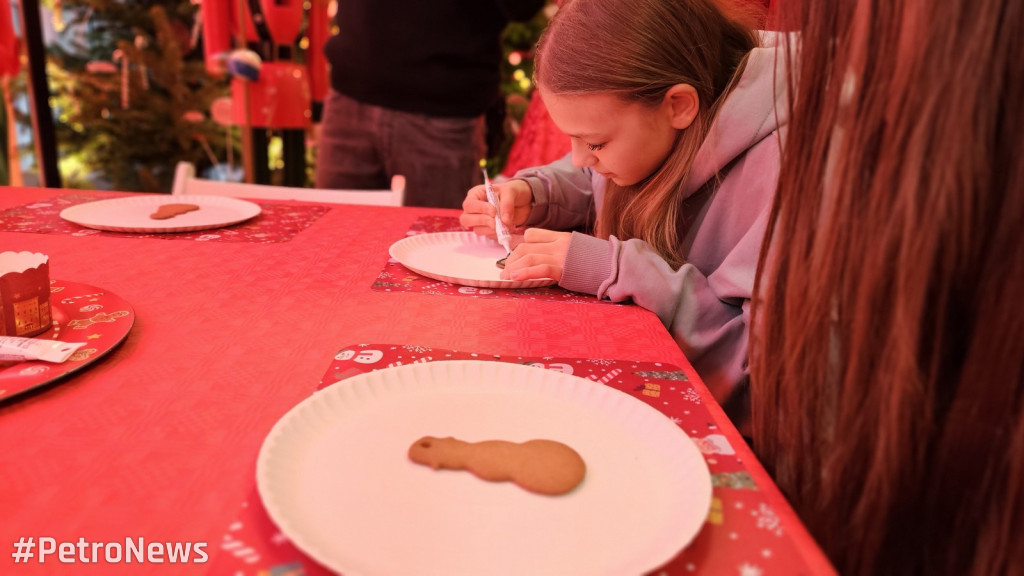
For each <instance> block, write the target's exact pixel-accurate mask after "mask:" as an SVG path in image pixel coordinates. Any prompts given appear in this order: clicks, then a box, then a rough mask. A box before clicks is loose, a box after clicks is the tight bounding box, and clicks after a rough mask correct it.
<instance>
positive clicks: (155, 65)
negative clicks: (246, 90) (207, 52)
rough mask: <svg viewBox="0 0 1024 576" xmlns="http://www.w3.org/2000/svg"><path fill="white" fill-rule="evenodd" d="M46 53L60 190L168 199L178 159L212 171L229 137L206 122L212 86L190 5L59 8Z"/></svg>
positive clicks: (124, 2) (106, 0) (67, 4)
mask: <svg viewBox="0 0 1024 576" xmlns="http://www.w3.org/2000/svg"><path fill="white" fill-rule="evenodd" d="M54 8H55V10H56V11H55V14H56V15H57V17H58V18H61V19H62V20H63V21H62V23H61V25H60V26H57V28H58V32H59V34H60V35H59V39H58V41H57V42H56V43H54V44H53V45H51V46H49V47H48V52H49V60H48V65H47V74H48V76H49V81H50V87H51V91H52V96H53V97H52V100H51V101H52V103H53V114H54V119H55V124H56V130H57V141H58V156H59V158H60V167H61V174H62V177H63V179H64V185H65V186H66V187H72V188H100V189H115V190H124V191H149V192H167V191H169V190H170V188H171V183H172V181H173V177H174V167H175V165H176V164H177V162H178V161H182V160H184V161H189V162H193V163H195V164H196V165H197V166H200V167H203V166H209V165H210V164H211V163H213V162H215V160H216V158H219V157H222V156H223V151H224V145H225V140H226V138H225V134H224V131H223V129H222V128H221V127H219V126H217V125H216V124H215V123H214V122H213V121H212V120H210V119H209V117H208V111H209V110H210V104H211V102H212V101H213V100H214V99H215V98H216V97H218V96H221V95H224V94H225V93H226V92H227V88H226V85H225V84H224V83H223V82H220V81H217V80H214V79H212V78H210V77H209V76H208V75H207V73H206V70H205V67H204V64H203V58H202V53H201V52H202V51H201V50H199V49H197V47H196V44H197V42H196V38H195V34H194V33H191V31H192V28H193V22H194V20H195V15H196V12H197V6H196V5H194V4H192V3H191V2H189V1H188V0H184V1H183V0H164V1H157V2H152V1H147V2H141V1H132V0H119V1H114V0H88V1H82V0H63V5H62V6H56V7H54Z"/></svg>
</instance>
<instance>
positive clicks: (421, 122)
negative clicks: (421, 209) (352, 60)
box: [316, 90, 486, 208]
mask: <svg viewBox="0 0 1024 576" xmlns="http://www.w3.org/2000/svg"><path fill="white" fill-rule="evenodd" d="M484 132H485V124H484V117H483V116H482V115H481V116H478V117H475V118H440V117H435V116H426V115H423V114H413V113H409V112H400V111H397V110H390V109H387V108H381V107H379V106H373V105H370V104H364V103H362V102H358V101H356V100H353V99H352V98H349V97H348V96H345V95H343V94H340V93H338V92H336V91H334V90H331V91H330V93H329V94H328V96H327V99H326V101H325V102H324V114H323V121H322V124H321V127H320V139H319V145H318V150H317V160H316V187H317V188H336V189H384V188H388V187H389V186H390V182H391V177H392V176H394V175H395V174H401V175H403V176H405V182H406V190H405V204H406V205H407V206H436V207H442V208H459V207H461V206H462V201H463V200H464V199H465V197H466V192H467V191H468V190H469V189H470V188H471V187H473V186H475V185H477V184H480V183H481V182H482V181H483V177H482V175H481V173H480V159H481V158H483V157H484V155H485V153H486V144H485V134H484Z"/></svg>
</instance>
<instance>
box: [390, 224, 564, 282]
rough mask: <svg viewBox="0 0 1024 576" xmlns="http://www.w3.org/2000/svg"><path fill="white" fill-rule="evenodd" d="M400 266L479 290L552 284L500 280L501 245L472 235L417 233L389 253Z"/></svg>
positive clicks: (542, 280)
mask: <svg viewBox="0 0 1024 576" xmlns="http://www.w3.org/2000/svg"><path fill="white" fill-rule="evenodd" d="M388 252H389V253H390V254H391V257H392V258H394V259H395V260H398V261H399V262H400V263H401V264H402V265H403V266H405V267H406V268H408V269H410V270H412V271H413V272H416V273H418V274H422V275H424V276H426V277H428V278H433V279H435V280H441V281H442V282H450V283H452V284H459V285H462V286H476V287H478V288H513V289H514V288H537V287H540V286H550V285H552V284H554V283H555V281H554V280H552V279H550V278H544V279H536V280H522V281H518V282H517V281H513V280H502V279H501V277H500V274H501V269H500V268H498V266H497V262H498V260H501V259H502V258H504V257H505V256H506V254H507V253H506V252H505V249H504V248H502V246H501V244H498V243H497V242H496V241H494V240H491V239H490V238H487V237H485V236H480V235H479V234H476V233H474V232H435V233H433V234H416V235H415V236H408V237H406V238H403V239H401V240H399V241H398V242H395V243H394V244H392V245H391V248H390V249H389V250H388Z"/></svg>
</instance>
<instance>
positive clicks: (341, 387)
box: [256, 360, 712, 576]
mask: <svg viewBox="0 0 1024 576" xmlns="http://www.w3.org/2000/svg"><path fill="white" fill-rule="evenodd" d="M453 376H454V377H461V378H468V379H470V380H471V381H472V382H473V384H465V383H461V384H452V382H451V378H446V377H453ZM422 386H436V387H438V390H436V391H435V390H430V392H437V393H442V392H446V393H450V392H451V391H452V390H453V388H452V386H454V389H455V390H464V391H467V392H472V391H473V389H472V388H473V387H476V386H484V387H488V388H491V387H497V388H496V389H497V390H498V391H501V392H503V393H505V392H507V393H512V394H517V393H523V394H538V395H539V394H541V393H543V394H545V395H547V394H555V395H557V396H559V397H560V398H561V399H568V400H579V399H581V398H583V399H584V400H585V401H586V402H588V403H591V404H594V405H599V406H603V407H608V408H609V409H612V410H614V411H615V414H614V415H615V416H616V417H624V418H625V419H626V420H627V422H629V425H630V429H631V430H632V428H633V426H634V425H637V424H642V425H639V426H638V433H639V432H640V431H642V432H645V436H644V441H645V442H647V441H650V440H658V438H659V436H658V435H657V434H658V433H663V434H665V435H666V436H665V437H668V438H674V439H675V440H673V441H672V442H674V443H675V444H674V445H671V446H665V445H661V444H658V445H657V447H658V451H659V454H660V453H661V451H663V450H665V451H667V452H669V453H670V454H668V455H666V458H665V463H666V464H667V469H669V472H670V474H667V475H668V476H669V479H670V480H671V481H673V482H679V484H673V486H678V488H679V492H680V502H662V503H661V505H663V506H667V507H671V506H672V505H673V504H680V503H681V501H682V500H687V501H688V502H689V504H687V505H688V506H689V508H688V510H687V512H686V514H679V515H671V518H673V520H672V521H673V522H676V523H677V524H676V525H675V526H669V527H661V529H660V531H661V533H662V534H664V533H670V534H672V535H671V536H670V537H667V538H665V539H664V540H662V541H661V542H659V543H657V546H656V547H655V549H653V550H647V551H645V554H644V555H643V556H642V557H638V558H636V559H633V560H632V562H633V563H632V564H631V565H630V566H629V572H628V573H636V574H642V573H646V572H648V571H650V570H653V569H655V568H657V567H659V566H661V565H663V564H665V563H666V562H668V561H669V560H671V559H672V558H674V557H675V556H676V555H677V554H678V553H679V552H680V551H681V550H683V549H684V548H685V547H686V546H688V545H689V544H690V543H691V542H692V541H693V539H694V538H695V537H696V536H697V534H698V533H699V532H700V530H701V528H702V527H703V526H704V524H705V521H706V519H707V515H708V512H709V511H710V508H711V498H712V483H711V474H710V471H709V469H708V467H707V463H706V461H705V460H704V457H703V455H702V454H701V452H700V450H699V449H698V448H697V446H696V445H695V444H694V443H693V441H692V440H691V439H690V437H689V436H688V435H687V434H686V433H685V432H684V431H683V430H682V429H680V427H679V426H678V425H677V424H676V423H675V422H673V421H672V420H670V419H668V418H667V417H666V416H665V415H664V414H662V413H661V412H659V411H658V410H656V409H655V408H653V407H652V406H650V405H648V404H646V403H645V402H643V401H641V400H639V399H637V398H634V397H632V396H630V395H629V394H626V393H624V392H621V391H619V390H617V389H615V388H611V387H608V386H605V385H603V384H600V383H597V382H593V381H591V380H586V379H583V378H579V377H577V376H572V375H569V374H565V373H562V372H558V371H555V370H549V369H544V368H537V367H532V366H527V365H520V364H512V363H507V362H497V361H480V360H447V361H445V360H439V361H434V362H426V363H416V364H410V365H404V366H396V367H390V368H385V369H381V370H375V371H371V372H367V373H363V374H360V375H357V376H353V377H351V378H348V379H346V380H345V381H343V382H339V383H337V384H334V385H332V386H329V387H327V388H325V389H322V390H320V391H318V392H317V393H315V394H314V395H312V396H310V397H308V398H306V399H305V400H303V401H302V402H300V403H299V404H297V405H295V406H294V407H293V408H292V409H290V410H289V411H288V412H287V413H286V414H284V415H283V416H282V417H281V418H280V419H279V420H278V421H277V422H276V423H275V425H274V426H273V428H272V429H271V431H270V433H269V434H268V435H267V436H266V438H265V439H264V441H263V444H262V445H261V447H260V451H259V456H258V458H257V471H256V479H257V491H258V493H259V495H260V498H261V500H262V502H263V504H264V507H265V509H266V511H267V513H268V515H269V516H270V518H271V519H272V520H273V522H274V523H275V524H276V525H277V526H278V528H280V530H281V531H282V533H283V534H284V535H285V536H287V537H288V538H289V539H290V540H291V541H292V543H293V544H295V545H296V546H297V547H298V548H299V549H300V550H302V551H303V552H305V553H306V554H307V555H309V556H310V557H311V558H313V559H314V560H316V561H317V562H319V563H321V564H322V565H324V566H326V567H328V568H330V569H331V570H334V571H337V572H340V573H342V574H345V575H346V576H376V574H374V573H371V572H366V571H362V570H359V569H356V568H355V567H354V566H353V565H352V564H349V563H348V560H347V559H345V558H339V556H338V554H337V551H335V550H330V549H325V548H323V547H321V546H320V545H318V544H317V543H316V542H314V540H315V537H314V536H313V535H312V534H310V533H309V532H308V530H304V527H303V526H302V521H301V520H300V519H297V518H296V514H297V513H293V511H290V510H289V506H288V504H287V503H288V502H289V501H292V498H290V496H289V494H288V489H287V488H286V487H283V486H282V482H287V481H288V474H289V470H294V469H296V468H297V467H295V466H289V465H288V464H289V463H295V459H296V458H298V457H299V456H296V454H297V453H298V452H299V450H296V449H295V442H296V441H298V442H302V441H303V440H302V436H303V435H307V436H308V435H310V434H316V433H317V432H318V431H322V430H319V429H318V428H322V427H324V426H329V425H330V424H328V422H333V421H334V420H333V419H334V418H337V417H338V414H337V411H339V410H340V411H342V412H344V411H345V410H348V409H349V408H351V407H352V405H353V404H355V405H356V407H357V408H358V404H359V403H362V402H368V403H372V402H376V401H380V400H381V399H384V400H385V401H386V400H387V399H388V398H389V397H398V398H401V397H402V395H404V394H421V393H423V389H422V388H420V387H422ZM583 394H586V397H583V396H582V395H583ZM545 397H546V396H545ZM296 435H298V436H296ZM307 440H308V438H307ZM413 440H415V438H414V439H413ZM661 440H664V438H661ZM403 456H404V455H403ZM673 467H675V468H673ZM590 473H591V472H590V470H589V469H588V474H590ZM680 474H682V476H680ZM683 477H685V480H684V481H682V482H680V479H681V478H683ZM481 482H482V481H481ZM586 482H587V481H586V479H585V480H584V484H583V485H581V486H580V487H579V488H578V489H577V490H581V489H584V487H585V486H586ZM687 482H689V485H687V484H686V483H687ZM683 494H684V495H683ZM542 498H543V497H542ZM684 507H685V506H684ZM417 562H419V563H420V564H422V559H421V560H418V561H417ZM420 564H417V566H420ZM479 568H482V567H477V569H479ZM562 568H563V569H564V566H563V567H562ZM622 568H623V566H618V567H616V569H615V571H614V572H610V573H609V574H625V573H627V572H623V571H622ZM420 569H421V568H420V567H417V568H416V570H420ZM422 569H424V570H426V571H427V572H431V570H430V566H429V565H427V566H423V568H422ZM474 572H475V573H479V572H478V570H475V571H474ZM434 573H436V572H434ZM445 573H446V574H447V572H445ZM453 576H454V575H453Z"/></svg>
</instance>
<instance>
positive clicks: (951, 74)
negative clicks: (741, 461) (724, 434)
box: [751, 0, 1024, 576]
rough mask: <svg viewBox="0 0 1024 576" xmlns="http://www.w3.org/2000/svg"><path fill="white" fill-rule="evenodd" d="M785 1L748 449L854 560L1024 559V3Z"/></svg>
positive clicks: (905, 570)
mask: <svg viewBox="0 0 1024 576" xmlns="http://www.w3.org/2000/svg"><path fill="white" fill-rule="evenodd" d="M780 5H781V9H782V10H784V12H783V13H782V14H781V16H782V17H781V19H780V20H779V22H782V23H784V24H786V25H787V26H788V27H792V28H795V29H798V30H799V31H800V39H799V47H797V46H796V45H795V44H794V45H793V46H791V48H792V51H791V54H792V60H793V61H792V63H791V70H794V71H795V72H796V74H795V76H794V78H796V80H795V83H794V85H793V86H792V87H791V90H790V93H791V94H792V95H794V96H793V99H792V100H791V111H790V112H791V113H790V124H789V132H788V136H787V139H786V141H785V148H784V150H783V162H782V169H781V173H780V182H779V190H778V194H777V198H776V200H775V204H774V206H773V210H772V216H771V222H770V226H769V231H768V237H767V238H768V241H766V243H765V246H764V248H763V251H762V257H761V268H760V270H761V273H760V276H759V279H758V284H757V288H756V291H757V293H758V295H759V297H758V298H759V299H758V300H757V301H756V302H755V306H754V316H755V317H754V321H753V326H754V333H753V337H752V343H751V370H752V375H751V393H752V397H751V403H752V407H753V414H752V416H753V422H752V423H753V439H754V447H755V450H756V451H757V453H758V454H759V456H760V457H761V459H762V460H763V462H764V463H765V465H766V466H767V467H768V469H769V471H770V472H771V473H772V474H773V475H774V477H775V479H776V481H777V482H778V484H779V486H780V487H781V488H782V489H783V491H784V492H785V493H786V495H787V496H788V497H789V499H790V500H791V502H792V503H793V505H794V507H795V508H796V510H797V512H798V513H799V514H800V516H801V517H802V518H803V520H804V521H805V522H806V524H807V526H808V528H809V529H810V530H811V532H812V533H813V534H814V536H815V537H816V538H817V539H818V541H819V542H820V544H821V545H822V546H823V547H824V549H825V551H826V553H827V554H828V555H829V556H830V558H831V559H832V560H833V562H834V563H835V565H836V567H837V568H838V569H839V571H840V573H842V574H849V575H856V574H871V575H875V574H900V575H904V574H922V575H925V574H926V575H943V574H949V575H958V576H959V575H968V574H973V575H978V576H981V575H986V576H987V575H993V574H1021V573H1024V64H1022V61H1021V58H1022V56H1024V2H1020V0H943V1H941V2H924V1H920V0H828V1H816V0H803V1H802V0H783V1H782V2H781V3H780Z"/></svg>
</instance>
